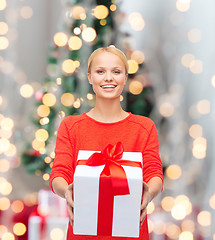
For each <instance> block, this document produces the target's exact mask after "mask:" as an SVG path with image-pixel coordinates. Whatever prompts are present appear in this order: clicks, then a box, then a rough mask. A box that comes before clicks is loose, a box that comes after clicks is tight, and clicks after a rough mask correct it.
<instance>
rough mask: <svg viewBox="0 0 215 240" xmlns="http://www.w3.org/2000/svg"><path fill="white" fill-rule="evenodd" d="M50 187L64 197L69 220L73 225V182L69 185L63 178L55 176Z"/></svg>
mask: <svg viewBox="0 0 215 240" xmlns="http://www.w3.org/2000/svg"><path fill="white" fill-rule="evenodd" d="M52 188H53V190H54V192H55V193H56V194H57V195H59V196H60V197H62V198H65V199H66V202H67V210H68V215H69V220H70V223H71V225H73V220H74V216H73V207H74V202H73V183H72V184H70V185H69V184H68V183H67V181H66V180H65V179H64V178H62V177H56V178H54V179H53V181H52Z"/></svg>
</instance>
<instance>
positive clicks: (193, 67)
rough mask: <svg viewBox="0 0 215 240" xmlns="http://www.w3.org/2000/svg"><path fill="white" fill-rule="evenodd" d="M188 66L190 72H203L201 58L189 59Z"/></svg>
mask: <svg viewBox="0 0 215 240" xmlns="http://www.w3.org/2000/svg"><path fill="white" fill-rule="evenodd" d="M189 68H190V71H191V72H192V73H194V74H200V73H202V72H203V62H202V61H201V60H198V59H195V60H193V61H191V63H190V65H189Z"/></svg>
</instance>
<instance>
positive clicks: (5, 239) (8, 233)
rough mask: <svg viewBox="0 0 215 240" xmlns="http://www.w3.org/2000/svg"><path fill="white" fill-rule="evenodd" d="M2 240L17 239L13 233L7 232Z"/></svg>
mask: <svg viewBox="0 0 215 240" xmlns="http://www.w3.org/2000/svg"><path fill="white" fill-rule="evenodd" d="M2 240H15V237H14V235H13V234H12V233H10V232H6V233H4V234H3V235H2Z"/></svg>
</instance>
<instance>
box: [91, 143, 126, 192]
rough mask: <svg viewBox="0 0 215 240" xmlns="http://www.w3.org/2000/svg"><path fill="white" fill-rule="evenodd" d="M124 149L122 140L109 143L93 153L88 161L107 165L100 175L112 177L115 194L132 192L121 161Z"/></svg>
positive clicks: (95, 164) (98, 164)
mask: <svg viewBox="0 0 215 240" xmlns="http://www.w3.org/2000/svg"><path fill="white" fill-rule="evenodd" d="M123 150H124V148H123V145H122V143H121V142H118V143H117V144H116V145H114V146H113V145H111V144H108V145H107V146H106V147H105V148H104V149H103V150H102V151H101V152H100V153H98V152H96V153H93V154H92V155H91V156H90V157H89V159H88V160H87V163H86V164H87V165H88V166H100V165H105V167H104V169H103V171H102V172H101V175H100V176H106V177H110V178H111V183H112V184H111V185H112V191H113V194H114V196H117V195H126V194H129V193H130V192H129V187H128V181H127V177H126V174H125V170H124V168H123V167H122V166H121V163H120V159H121V158H122V155H123Z"/></svg>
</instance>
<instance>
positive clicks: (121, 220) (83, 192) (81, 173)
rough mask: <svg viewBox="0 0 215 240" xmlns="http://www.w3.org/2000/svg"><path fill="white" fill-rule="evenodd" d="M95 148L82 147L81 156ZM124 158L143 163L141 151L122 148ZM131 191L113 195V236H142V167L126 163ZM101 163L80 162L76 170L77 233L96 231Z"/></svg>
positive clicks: (88, 155) (91, 233) (125, 167)
mask: <svg viewBox="0 0 215 240" xmlns="http://www.w3.org/2000/svg"><path fill="white" fill-rule="evenodd" d="M94 152H99V151H86V150H80V151H79V153H78V159H77V161H78V160H87V159H88V158H89V157H90V156H91V155H92V154H93V153H94ZM121 159H122V160H127V161H134V162H140V163H142V153H141V152H123V155H122V158H121ZM122 167H123V169H124V170H125V173H126V177H127V181H128V186H129V191H130V194H128V195H119V196H114V207H113V221H112V236H115V237H117V236H118V237H119V236H121V237H139V224H140V205H141V197H142V186H143V185H142V184H143V177H142V176H143V175H142V168H140V167H133V166H123V165H122ZM103 169H104V165H101V166H87V165H77V167H76V169H75V173H74V226H73V232H74V234H77V235H97V223H98V196H99V179H100V174H101V172H102V171H103Z"/></svg>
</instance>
